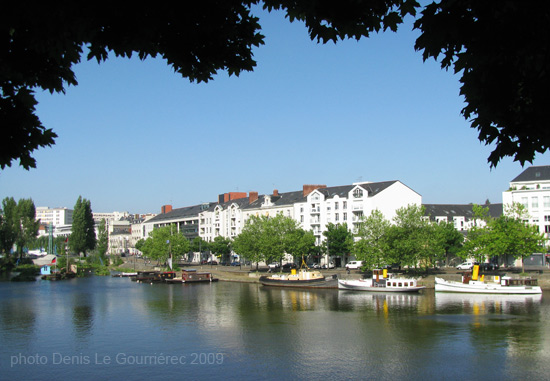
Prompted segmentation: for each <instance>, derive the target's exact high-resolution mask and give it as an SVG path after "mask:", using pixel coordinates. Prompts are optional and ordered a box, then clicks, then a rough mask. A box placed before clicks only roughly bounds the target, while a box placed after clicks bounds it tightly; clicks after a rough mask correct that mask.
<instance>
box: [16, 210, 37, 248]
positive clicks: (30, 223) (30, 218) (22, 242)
mask: <svg viewBox="0 0 550 381" xmlns="http://www.w3.org/2000/svg"><path fill="white" fill-rule="evenodd" d="M16 216H17V221H18V222H19V224H18V226H17V231H16V240H15V244H16V245H17V250H18V251H19V256H20V257H21V256H22V255H23V248H24V247H25V246H26V245H27V243H29V242H31V241H32V240H33V239H35V238H36V236H37V235H38V227H39V226H40V222H39V221H37V220H36V208H35V207H34V202H33V201H32V199H20V200H19V202H18V203H17V213H16Z"/></svg>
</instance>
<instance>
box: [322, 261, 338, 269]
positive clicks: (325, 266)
mask: <svg viewBox="0 0 550 381" xmlns="http://www.w3.org/2000/svg"><path fill="white" fill-rule="evenodd" d="M321 267H322V268H324V269H333V268H334V267H335V265H334V262H330V263H329V264H328V265H327V264H326V263H325V264H324V265H323V266H321Z"/></svg>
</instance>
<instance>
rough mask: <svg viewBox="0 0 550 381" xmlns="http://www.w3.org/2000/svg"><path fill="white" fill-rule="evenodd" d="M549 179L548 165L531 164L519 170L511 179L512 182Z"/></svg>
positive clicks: (549, 169)
mask: <svg viewBox="0 0 550 381" xmlns="http://www.w3.org/2000/svg"><path fill="white" fill-rule="evenodd" d="M539 180H550V165H540V166H532V167H529V168H527V169H526V170H525V171H523V172H521V173H520V174H519V176H517V177H516V178H515V179H513V180H512V182H513V183H515V182H520V181H539Z"/></svg>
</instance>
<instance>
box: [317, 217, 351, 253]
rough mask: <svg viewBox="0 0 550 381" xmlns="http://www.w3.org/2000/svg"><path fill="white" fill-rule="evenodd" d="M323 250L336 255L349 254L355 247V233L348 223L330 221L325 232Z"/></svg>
mask: <svg viewBox="0 0 550 381" xmlns="http://www.w3.org/2000/svg"><path fill="white" fill-rule="evenodd" d="M323 235H324V236H325V240H324V242H323V245H322V246H323V252H324V253H325V254H327V255H330V256H334V257H343V258H344V259H345V257H346V256H347V255H349V253H350V252H351V250H352V247H353V234H352V232H351V231H350V230H349V229H348V224H346V223H344V224H333V223H328V224H327V229H326V230H325V231H324V232H323Z"/></svg>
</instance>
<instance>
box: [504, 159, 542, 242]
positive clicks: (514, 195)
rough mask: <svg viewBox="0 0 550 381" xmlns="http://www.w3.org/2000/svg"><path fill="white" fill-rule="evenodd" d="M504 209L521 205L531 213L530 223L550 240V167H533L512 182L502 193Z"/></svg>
mask: <svg viewBox="0 0 550 381" xmlns="http://www.w3.org/2000/svg"><path fill="white" fill-rule="evenodd" d="M502 202H503V204H504V208H505V209H506V206H509V205H511V204H512V203H520V204H522V205H523V206H525V208H526V209H527V211H528V212H529V219H528V222H529V223H531V224H533V225H536V226H538V228H539V231H540V232H541V233H544V234H545V235H546V238H547V239H549V238H550V165H544V166H532V167H529V168H527V169H526V170H524V171H523V172H522V173H520V174H519V175H518V176H517V177H516V178H515V179H513V180H512V181H511V182H510V188H509V189H508V190H507V191H505V192H503V193H502Z"/></svg>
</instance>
